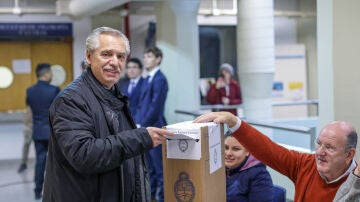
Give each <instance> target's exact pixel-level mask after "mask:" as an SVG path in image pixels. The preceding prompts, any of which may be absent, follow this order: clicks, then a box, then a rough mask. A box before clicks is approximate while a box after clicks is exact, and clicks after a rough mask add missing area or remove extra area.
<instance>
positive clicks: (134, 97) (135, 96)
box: [121, 77, 145, 117]
mask: <svg viewBox="0 0 360 202" xmlns="http://www.w3.org/2000/svg"><path fill="white" fill-rule="evenodd" d="M144 80H145V79H143V78H142V77H140V79H139V81H138V83H137V84H136V86H135V88H134V89H133V91H132V92H131V95H129V94H128V88H129V85H130V80H127V81H126V82H125V83H124V84H123V85H122V87H121V93H122V94H123V95H126V96H128V97H129V101H130V102H129V108H130V111H131V115H132V116H133V117H135V114H136V109H137V107H138V105H139V102H140V96H141V88H142V85H143V83H144Z"/></svg>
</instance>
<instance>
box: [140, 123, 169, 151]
mask: <svg viewBox="0 0 360 202" xmlns="http://www.w3.org/2000/svg"><path fill="white" fill-rule="evenodd" d="M146 130H147V131H148V133H149V134H150V137H151V139H152V141H153V145H154V147H156V146H158V145H159V144H162V143H164V142H165V140H166V136H174V133H173V132H171V131H168V130H165V129H160V128H155V127H147V128H146Z"/></svg>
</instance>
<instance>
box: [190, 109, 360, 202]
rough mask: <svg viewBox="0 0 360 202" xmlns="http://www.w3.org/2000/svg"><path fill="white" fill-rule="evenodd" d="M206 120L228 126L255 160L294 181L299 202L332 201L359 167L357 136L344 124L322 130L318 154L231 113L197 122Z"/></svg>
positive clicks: (218, 114) (199, 119) (205, 116)
mask: <svg viewBox="0 0 360 202" xmlns="http://www.w3.org/2000/svg"><path fill="white" fill-rule="evenodd" d="M205 121H214V122H217V123H226V124H227V125H228V126H229V130H230V131H231V132H233V133H232V136H234V137H235V138H236V139H237V140H238V141H239V142H240V143H241V144H242V145H243V146H244V147H245V148H246V149H247V150H248V151H249V152H250V153H251V154H252V155H253V156H255V158H257V159H258V160H259V161H261V162H263V163H264V164H266V165H268V166H270V167H271V168H273V169H274V170H276V171H278V172H280V173H282V174H283V175H285V176H287V177H288V178H290V179H291V180H292V181H293V182H294V184H295V197H294V201H295V202H303V201H305V202H306V201H322V202H324V201H329V202H330V201H332V200H333V199H334V197H335V194H336V192H337V190H338V189H339V187H340V185H341V184H342V183H343V182H344V181H345V180H346V178H347V177H348V175H349V173H351V172H352V171H353V170H354V168H355V167H356V163H355V161H354V160H353V158H354V155H355V151H356V144H357V133H356V131H355V129H354V127H353V126H352V125H351V124H350V123H347V122H344V121H335V122H332V123H330V124H328V125H326V126H325V127H324V128H323V129H322V130H321V131H320V134H319V136H318V138H317V139H316V141H315V145H316V152H315V154H305V153H299V152H296V151H291V150H288V149H286V148H284V147H282V146H280V145H278V144H276V143H274V142H273V141H271V140H270V139H269V138H268V137H267V136H265V135H264V134H262V133H261V132H259V131H258V130H256V129H255V128H253V127H252V126H250V125H249V124H247V123H246V122H244V121H241V120H240V119H239V118H238V117H236V116H234V115H233V114H231V113H229V112H212V113H209V114H205V115H202V116H200V117H198V118H196V119H195V121H194V122H205Z"/></svg>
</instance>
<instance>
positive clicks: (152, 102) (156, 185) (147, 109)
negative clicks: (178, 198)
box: [135, 47, 169, 202]
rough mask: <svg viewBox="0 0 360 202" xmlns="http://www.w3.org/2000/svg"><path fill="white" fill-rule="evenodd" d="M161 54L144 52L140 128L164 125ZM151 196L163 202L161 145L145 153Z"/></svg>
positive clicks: (164, 83)
mask: <svg viewBox="0 0 360 202" xmlns="http://www.w3.org/2000/svg"><path fill="white" fill-rule="evenodd" d="M162 59H163V53H162V51H161V50H160V49H159V48H158V47H152V48H148V49H146V50H145V54H144V67H145V68H146V70H147V71H148V77H147V79H146V80H145V81H144V84H143V87H142V91H141V99H140V103H139V107H138V110H137V111H136V118H135V121H136V123H137V124H139V125H140V126H141V127H148V126H155V127H163V126H165V125H167V124H166V121H165V118H164V110H165V101H166V96H167V92H168V89H169V87H168V82H167V80H166V77H165V75H164V74H163V73H162V72H161V70H160V64H161V61H162ZM147 157H148V158H147V159H148V161H147V162H148V165H149V172H150V184H151V196H152V198H153V199H156V200H157V201H158V202H162V201H164V185H163V167H162V149H161V145H159V146H158V147H155V148H154V149H152V150H150V151H149V152H148V153H147Z"/></svg>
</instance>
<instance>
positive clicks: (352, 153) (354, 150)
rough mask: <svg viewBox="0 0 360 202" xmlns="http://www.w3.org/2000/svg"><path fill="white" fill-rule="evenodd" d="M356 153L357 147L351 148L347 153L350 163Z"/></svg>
mask: <svg viewBox="0 0 360 202" xmlns="http://www.w3.org/2000/svg"><path fill="white" fill-rule="evenodd" d="M355 153H356V149H355V148H350V149H349V151H348V153H347V156H346V158H347V160H348V161H349V163H350V162H351V161H352V160H353V158H354V157H355Z"/></svg>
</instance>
